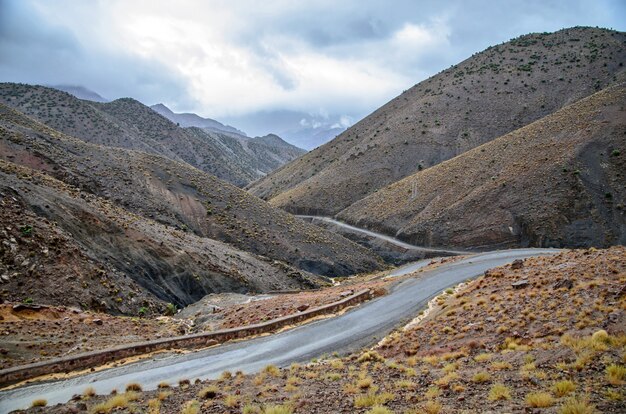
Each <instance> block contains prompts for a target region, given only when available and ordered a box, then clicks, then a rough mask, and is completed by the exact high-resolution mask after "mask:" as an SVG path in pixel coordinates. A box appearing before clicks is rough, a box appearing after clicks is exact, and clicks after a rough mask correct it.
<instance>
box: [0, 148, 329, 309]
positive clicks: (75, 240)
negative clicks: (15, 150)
mask: <svg viewBox="0 0 626 414" xmlns="http://www.w3.org/2000/svg"><path fill="white" fill-rule="evenodd" d="M31 160H33V159H32V158H31ZM18 161H24V159H23V158H22V159H20V160H18ZM0 178H1V183H2V184H0V192H1V193H2V194H3V196H2V198H1V199H0V201H1V202H2V204H3V211H2V214H1V216H0V217H1V218H2V222H1V223H0V224H1V225H2V228H3V229H5V230H4V233H3V234H2V238H3V241H7V243H8V244H7V243H3V244H2V246H0V253H1V257H2V262H1V263H0V272H2V274H3V275H6V278H3V280H2V282H3V284H2V286H3V288H4V289H6V290H5V291H4V294H3V299H4V300H5V301H10V302H22V301H24V300H27V299H30V301H33V302H35V303H43V304H53V305H65V306H75V307H78V308H85V309H94V310H101V311H107V312H109V313H124V314H137V312H139V310H140V308H142V307H144V308H146V312H151V311H155V312H158V313H161V312H162V311H163V310H164V307H165V304H166V303H167V302H170V303H173V304H176V305H177V306H179V307H181V306H184V305H188V304H190V303H193V302H195V301H197V300H199V299H201V298H202V297H203V296H204V295H206V294H209V293H215V292H263V291H268V290H280V289H306V288H311V287H315V286H317V284H318V283H319V279H318V278H316V277H315V276H313V275H311V274H308V273H306V272H302V271H300V270H297V269H294V268H293V267H291V266H289V265H287V264H285V263H282V262H275V261H273V260H270V259H267V258H261V257H258V256H255V255H254V254H251V253H247V252H243V251H240V250H237V249H236V248H234V247H232V246H229V245H227V244H224V243H220V242H217V241H214V240H211V239H208V238H205V237H199V236H197V235H195V234H193V233H189V232H184V231H182V230H177V229H174V228H172V227H169V226H165V225H162V224H158V223H156V222H154V221H153V220H149V219H146V218H144V217H141V216H139V215H136V214H133V213H131V212H129V211H127V210H125V209H123V208H120V207H118V206H116V205H114V204H113V203H111V202H109V201H107V200H104V199H102V198H101V197H97V196H95V195H94V194H90V193H88V192H85V191H81V190H79V189H78V188H76V187H72V186H70V185H66V184H64V183H62V182H61V181H58V180H56V179H54V178H51V177H50V176H48V175H46V174H42V173H39V172H37V171H35V170H32V169H29V168H26V167H22V166H18V165H16V164H14V163H10V162H6V161H2V160H0ZM5 233H6V234H5Z"/></svg>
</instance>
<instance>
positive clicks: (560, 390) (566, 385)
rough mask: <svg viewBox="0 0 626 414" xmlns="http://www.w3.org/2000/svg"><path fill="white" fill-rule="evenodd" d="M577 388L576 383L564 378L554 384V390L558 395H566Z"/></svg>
mask: <svg viewBox="0 0 626 414" xmlns="http://www.w3.org/2000/svg"><path fill="white" fill-rule="evenodd" d="M575 389H576V384H574V383H573V382H572V381H570V380H563V381H558V382H555V383H554V385H553V386H552V392H553V393H554V395H556V396H557V397H565V396H566V395H568V394H569V393H571V392H573V391H574V390H575Z"/></svg>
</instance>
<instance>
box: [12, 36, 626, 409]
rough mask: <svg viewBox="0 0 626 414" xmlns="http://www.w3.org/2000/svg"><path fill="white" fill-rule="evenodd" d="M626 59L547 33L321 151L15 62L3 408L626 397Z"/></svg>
mask: <svg viewBox="0 0 626 414" xmlns="http://www.w3.org/2000/svg"><path fill="white" fill-rule="evenodd" d="M624 63H626V33H623V32H619V31H613V30H608V29H600V28H590V27H573V28H568V29H563V30H560V31H557V32H554V33H531V34H528V35H524V36H521V37H518V38H515V39H512V40H510V41H508V42H505V43H502V44H499V45H494V46H491V47H489V48H487V49H486V50H484V51H481V52H478V53H475V54H474V55H472V56H471V57H469V58H467V59H466V60H464V61H462V62H459V63H458V64H456V65H453V66H452V67H450V68H449V69H446V70H444V71H442V72H440V73H438V74H436V75H434V76H432V77H430V78H428V79H426V80H424V81H422V82H420V83H418V84H416V85H415V86H413V87H411V88H409V89H407V90H406V91H404V92H403V93H402V94H400V95H399V96H397V97H396V98H394V99H392V100H391V101H390V102H388V103H387V104H385V105H383V106H382V107H380V108H379V109H377V110H376V111H374V112H373V113H372V114H370V115H368V116H367V117H365V118H364V119H362V120H361V121H359V122H358V123H356V124H355V125H353V126H352V127H349V128H348V129H347V130H345V131H344V132H342V133H340V134H339V135H338V136H336V137H335V138H334V139H331V140H330V141H329V142H327V143H325V144H323V145H321V146H319V147H317V148H315V149H313V150H311V151H309V152H307V151H305V150H303V149H301V148H298V147H296V146H294V145H292V144H290V143H288V142H287V141H285V140H283V139H282V138H280V137H279V136H277V135H274V134H269V135H266V136H261V137H249V136H247V135H246V134H245V132H243V131H241V130H240V129H238V128H237V126H236V125H234V126H231V125H225V124H223V123H221V122H219V121H216V120H214V119H210V118H204V117H202V116H199V115H197V114H193V113H175V112H173V111H172V110H170V109H169V108H168V107H167V106H165V105H164V104H156V105H152V106H148V105H144V104H143V103H141V102H139V101H137V100H135V99H133V98H121V99H116V100H113V101H107V100H106V99H104V98H102V97H100V95H98V94H97V93H95V92H92V91H88V90H86V89H84V88H80V87H63V86H58V87H50V86H41V85H30V84H19V83H10V82H4V83H0V206H1V209H0V300H1V301H0V386H2V387H3V388H1V389H0V413H5V412H7V413H8V412H14V411H13V410H17V411H15V412H25V413H44V412H46V413H48V412H50V413H59V414H60V413H92V414H100V413H151V414H157V413H184V414H196V413H247V414H252V413H256V414H281V413H287V414H293V413H368V414H389V413H395V414H416V413H428V414H437V413H470V412H472V413H473V412H485V413H503V412H507V413H508V412H520V413H522V412H524V413H527V412H532V413H563V414H574V413H583V414H585V413H599V412H607V413H608V412H612V413H613V412H614V413H618V412H626V248H624V245H625V244H626V68H625V67H624ZM84 98H87V99H84ZM90 99H93V100H90ZM365 290H367V292H366V293H367V295H366V298H365V299H364V300H363V301H359V303H356V302H355V303H351V304H350V305H349V306H347V307H344V306H341V309H339V310H337V309H336V308H333V309H334V310H333V311H320V312H318V313H316V314H315V316H311V317H306V318H302V319H304V320H301V319H299V320H298V321H297V322H293V323H288V324H285V326H281V327H280V328H277V329H269V330H266V331H259V332H257V333H255V334H250V335H246V336H245V337H244V336H243V335H241V336H240V337H239V338H237V339H232V340H228V341H224V342H225V343H222V342H219V341H215V342H210V343H209V342H207V343H205V344H204V345H203V346H198V347H195V348H193V349H192V348H190V347H178V346H171V347H166V348H163V349H160V350H158V351H156V352H154V353H149V354H140V355H134V354H133V355H132V356H128V357H123V358H117V359H115V360H114V361H113V362H110V363H108V364H97V363H92V364H90V365H86V366H83V367H81V368H80V369H73V368H69V365H72V364H73V363H68V364H69V365H68V366H65V365H62V364H61V362H63V364H65V363H66V361H68V360H72V358H77V359H79V358H81V357H84V356H85V355H88V353H93V352H102V351H106V352H113V351H111V350H112V349H114V348H116V347H120V346H134V345H135V344H139V343H145V342H147V341H161V340H165V339H168V338H177V337H182V338H189V337H191V335H200V334H206V333H211V332H214V333H215V332H221V331H224V330H229V329H235V330H236V329H237V328H240V327H247V326H248V327H249V326H252V325H263V324H266V323H269V322H272V321H275V320H277V319H278V320H280V319H281V318H290V317H295V316H298V315H308V313H307V312H310V311H311V310H317V309H318V308H321V309H330V308H329V306H331V305H335V304H337V303H341V302H342V301H343V300H345V299H346V298H350V297H351V295H354V294H357V293H359V292H364V291H365ZM364 297H365V296H364ZM361 302H362V303H361ZM288 320H291V319H288ZM198 348H199V349H198ZM59 361H61V362H59ZM55 364H57V365H55ZM41 366H45V367H49V368H46V369H47V371H46V375H44V376H39V375H30V376H29V375H26V376H24V377H23V378H22V379H20V380H15V379H14V378H13V377H11V375H13V374H14V373H15V372H16V370H20V369H22V371H23V372H27V371H28V369H29V367H30V368H32V369H35V367H37V369H39V368H40V367H41ZM74 368H75V367H74ZM33 372H34V371H33ZM37 372H39V371H37Z"/></svg>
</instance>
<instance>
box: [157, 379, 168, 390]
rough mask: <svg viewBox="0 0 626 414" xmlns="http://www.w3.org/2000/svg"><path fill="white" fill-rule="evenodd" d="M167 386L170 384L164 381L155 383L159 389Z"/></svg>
mask: <svg viewBox="0 0 626 414" xmlns="http://www.w3.org/2000/svg"><path fill="white" fill-rule="evenodd" d="M169 387H170V384H168V383H167V382H165V381H164V382H160V383H159V385H157V388H158V389H160V390H163V389H167V388H169Z"/></svg>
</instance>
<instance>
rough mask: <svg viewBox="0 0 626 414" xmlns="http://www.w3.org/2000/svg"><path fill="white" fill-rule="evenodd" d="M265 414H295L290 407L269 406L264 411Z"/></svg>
mask: <svg viewBox="0 0 626 414" xmlns="http://www.w3.org/2000/svg"><path fill="white" fill-rule="evenodd" d="M263 414H293V408H291V406H290V405H269V406H267V407H265V409H264V410H263Z"/></svg>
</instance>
